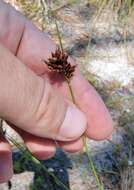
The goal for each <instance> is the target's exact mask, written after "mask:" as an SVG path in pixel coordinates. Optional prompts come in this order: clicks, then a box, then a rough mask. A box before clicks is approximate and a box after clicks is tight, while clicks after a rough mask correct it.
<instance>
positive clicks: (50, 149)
mask: <svg viewBox="0 0 134 190" xmlns="http://www.w3.org/2000/svg"><path fill="white" fill-rule="evenodd" d="M55 48H56V45H55V43H54V42H53V41H52V40H51V39H49V38H48V36H47V34H45V33H42V32H41V31H39V30H38V29H37V28H36V27H35V26H34V25H33V24H32V23H31V22H30V21H28V20H26V18H25V17H23V16H22V15H21V14H20V13H18V12H17V11H15V10H14V9H13V8H12V7H10V6H9V5H7V4H5V3H4V2H2V1H0V57H1V59H0V88H1V92H0V105H1V107H0V116H1V117H2V118H3V119H5V120H7V121H8V122H9V123H10V125H11V126H12V127H13V128H14V129H15V130H16V131H17V132H18V133H19V134H20V135H21V136H22V138H23V139H24V142H25V144H26V146H27V147H28V149H29V150H30V151H31V152H32V153H33V154H34V155H35V156H36V157H37V158H38V159H48V158H50V157H52V156H53V155H54V154H55V151H56V144H55V140H56V141H57V144H58V145H59V146H61V147H62V148H63V149H64V150H65V151H68V152H77V151H80V150H81V149H82V146H83V145H82V137H81V136H82V134H86V136H87V137H88V138H91V139H94V140H103V139H106V138H107V137H109V136H110V135H111V133H112V130H113V123H112V119H111V116H110V114H109V112H108V110H107V108H106V107H105V105H104V103H103V101H102V99H101V98H100V96H99V95H98V93H97V92H96V91H95V89H94V88H93V87H92V86H91V85H90V84H89V83H88V82H87V81H86V80H85V79H84V78H83V76H82V75H81V74H80V72H79V69H78V68H77V69H76V71H75V73H74V77H73V78H72V81H71V85H72V88H73V91H74V95H75V99H76V104H77V106H75V105H73V104H72V103H71V101H70V100H69V99H70V96H69V93H68V87H67V85H66V83H65V82H63V80H61V78H60V77H59V76H57V75H56V74H53V73H51V72H49V70H48V68H47V67H46V66H45V65H44V63H43V61H42V59H45V60H47V59H48V58H49V57H50V55H51V52H53V51H55ZM69 62H70V63H71V64H76V63H75V61H74V60H72V59H71V58H69ZM11 156H12V151H11V146H10V145H9V143H8V142H7V141H6V140H5V139H4V137H2V136H1V137H0V168H2V169H1V172H0V182H5V181H7V180H9V179H10V178H11V176H12V174H13V171H12V158H11Z"/></svg>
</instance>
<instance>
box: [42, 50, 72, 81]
mask: <svg viewBox="0 0 134 190" xmlns="http://www.w3.org/2000/svg"><path fill="white" fill-rule="evenodd" d="M44 62H45V63H46V64H47V66H48V68H49V69H50V70H51V71H55V72H58V73H59V74H61V75H63V77H64V78H65V79H66V80H68V81H70V79H71V78H72V76H73V73H74V71H75V68H76V65H73V66H72V65H71V64H70V63H69V62H68V55H67V53H65V52H63V51H61V50H60V48H59V47H58V48H57V49H56V50H55V52H54V53H53V52H52V53H51V57H50V58H49V59H48V61H44Z"/></svg>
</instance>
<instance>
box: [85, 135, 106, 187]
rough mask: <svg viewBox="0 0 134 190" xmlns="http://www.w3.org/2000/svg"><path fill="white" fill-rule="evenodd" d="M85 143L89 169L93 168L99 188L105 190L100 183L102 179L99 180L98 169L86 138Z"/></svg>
mask: <svg viewBox="0 0 134 190" xmlns="http://www.w3.org/2000/svg"><path fill="white" fill-rule="evenodd" d="M83 141H84V147H85V149H86V153H87V156H88V160H89V167H91V170H92V172H93V175H94V176H95V179H96V183H97V186H98V188H99V190H104V188H103V186H102V184H101V182H100V179H99V177H98V175H97V172H96V168H95V166H94V163H93V160H92V155H91V152H90V151H89V148H88V146H87V140H86V138H84V139H83Z"/></svg>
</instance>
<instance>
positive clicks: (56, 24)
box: [54, 17, 64, 52]
mask: <svg viewBox="0 0 134 190" xmlns="http://www.w3.org/2000/svg"><path fill="white" fill-rule="evenodd" d="M54 22H55V26H56V31H57V35H58V39H59V43H60V48H61V51H62V52H64V49H63V44H62V39H61V35H60V31H59V27H58V23H57V20H56V18H55V17H54Z"/></svg>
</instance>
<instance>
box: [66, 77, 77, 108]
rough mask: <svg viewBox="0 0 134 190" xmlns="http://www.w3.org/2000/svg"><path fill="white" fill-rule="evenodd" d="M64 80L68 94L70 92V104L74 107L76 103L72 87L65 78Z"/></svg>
mask: <svg viewBox="0 0 134 190" xmlns="http://www.w3.org/2000/svg"><path fill="white" fill-rule="evenodd" d="M65 80H66V82H67V85H68V88H69V92H70V96H71V99H72V102H73V103H74V104H75V105H76V101H75V97H74V93H73V89H72V86H71V84H70V81H69V80H68V79H67V78H66V77H65Z"/></svg>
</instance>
